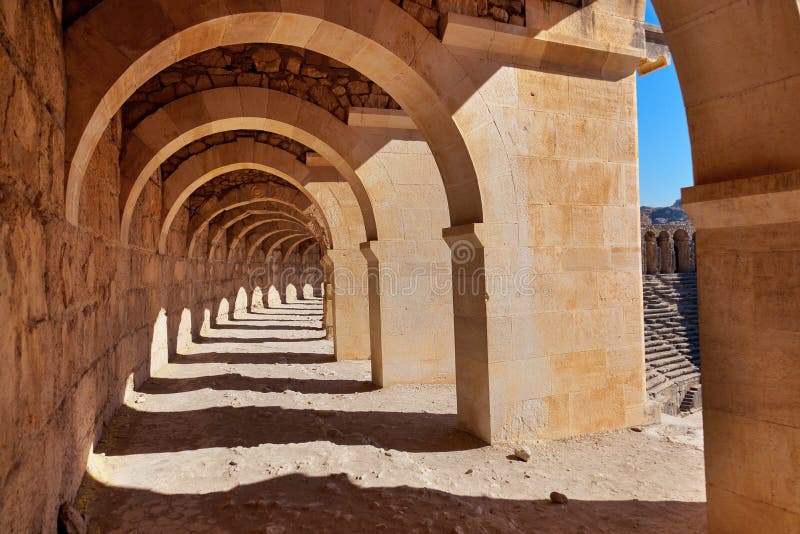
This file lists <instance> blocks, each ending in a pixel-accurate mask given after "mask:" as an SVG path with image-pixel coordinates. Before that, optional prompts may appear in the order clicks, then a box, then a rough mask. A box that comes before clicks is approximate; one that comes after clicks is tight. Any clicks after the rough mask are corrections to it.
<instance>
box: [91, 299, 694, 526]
mask: <svg viewBox="0 0 800 534" xmlns="http://www.w3.org/2000/svg"><path fill="white" fill-rule="evenodd" d="M298 332H299V334H298ZM207 335H208V337H206V338H204V339H201V340H199V342H198V343H197V344H196V345H194V346H193V347H192V348H191V349H190V350H189V351H188V353H187V354H186V355H181V356H178V357H176V358H175V359H174V360H173V361H172V362H171V363H170V364H169V365H167V366H166V367H165V368H164V369H163V370H162V371H161V372H160V373H159V374H158V376H156V377H154V378H153V379H151V381H150V382H148V383H147V384H145V385H143V386H142V387H141V388H139V391H138V392H136V393H135V394H134V395H133V396H132V397H131V398H130V400H129V402H128V403H127V404H126V405H125V406H124V407H123V408H122V409H120V411H119V413H118V414H117V415H116V418H115V421H114V423H113V424H112V425H110V427H109V430H108V432H107V433H106V435H105V436H104V437H103V439H102V440H101V442H100V443H99V444H98V446H97V447H96V448H95V451H94V453H93V454H92V456H91V458H90V464H89V468H88V471H87V475H86V478H85V480H84V483H83V486H82V488H81V495H82V496H81V498H79V500H78V502H80V503H81V505H82V506H84V507H85V510H86V512H87V514H88V515H89V517H90V528H91V530H93V531H96V532H226V531H227V532H298V531H313V532H375V531H386V532H465V533H466V532H626V531H641V532H665V531H681V532H702V531H704V530H705V504H704V500H705V493H704V479H703V453H702V450H701V448H700V447H699V446H698V445H699V444H701V443H702V428H700V427H699V425H698V424H697V421H696V420H689V421H688V422H686V421H681V420H675V421H672V420H670V421H668V422H667V423H668V424H666V425H661V426H655V427H650V428H646V429H644V432H634V431H631V430H622V431H617V432H607V433H602V434H597V435H592V436H586V437H581V438H574V439H568V440H561V441H552V442H541V443H536V444H533V445H531V446H530V450H531V453H532V457H531V459H530V461H529V462H520V461H518V460H515V459H512V458H511V457H510V453H511V452H512V450H511V448H509V447H502V446H496V447H488V446H484V445H483V444H482V443H480V442H479V441H477V440H475V439H474V438H472V437H471V436H469V435H467V434H464V433H462V432H460V431H458V430H457V429H456V416H455V412H456V408H455V388H454V387H453V386H449V385H431V386H395V387H391V388H386V389H380V390H379V389H374V388H373V387H372V385H371V383H370V369H369V362H364V361H357V362H335V361H333V358H332V351H333V349H332V344H331V342H330V341H329V340H325V339H324V335H323V330H322V324H321V305H320V303H319V301H312V302H306V303H300V304H296V305H292V306H291V307H288V306H287V307H286V309H276V310H263V311H260V312H259V313H258V314H249V315H248V316H247V317H243V318H242V319H240V320H239V321H233V322H231V324H227V325H223V326H221V327H220V328H217V329H215V330H212V331H210V332H209V333H207ZM698 435H699V436H700V438H699V439H698ZM551 491H559V492H562V493H565V494H566V495H567V496H568V497H569V499H570V501H569V503H568V504H566V505H555V504H551V503H550V502H549V500H548V495H549V494H550V492H551Z"/></svg>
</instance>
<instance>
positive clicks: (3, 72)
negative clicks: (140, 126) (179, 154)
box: [0, 0, 247, 532]
mask: <svg viewBox="0 0 800 534" xmlns="http://www.w3.org/2000/svg"><path fill="white" fill-rule="evenodd" d="M56 4H58V3H56ZM59 10H60V6H59V7H58V8H57V9H56V10H54V9H53V7H52V5H51V3H50V2H47V1H44V0H33V1H29V2H12V3H4V4H3V6H2V8H1V9H0V79H1V80H3V82H2V84H0V102H2V103H3V105H2V106H0V109H2V112H1V113H0V131H3V132H4V135H3V136H0V212H2V217H0V246H2V250H3V254H2V256H0V316H1V317H2V318H3V320H2V321H0V355H1V357H0V362H2V372H0V443H2V444H3V447H2V449H0V531H2V532H22V526H23V525H24V526H25V531H39V530H41V531H54V530H55V524H56V516H57V512H58V507H59V505H60V504H61V503H62V502H63V501H66V500H69V499H71V498H72V496H73V495H74V492H75V491H76V489H77V487H78V485H79V483H80V479H81V477H82V475H83V472H84V469H85V465H86V458H87V454H88V452H89V450H90V448H91V446H92V443H93V441H94V440H95V439H96V437H98V436H99V434H100V432H101V429H102V427H103V425H104V424H105V423H106V422H107V421H108V419H109V417H110V416H111V414H112V413H113V412H114V410H115V409H116V408H117V407H118V406H119V405H120V403H121V402H122V401H123V399H124V396H125V391H126V384H128V385H129V386H130V383H129V377H131V376H132V375H133V377H134V380H135V382H136V383H139V382H141V381H142V380H144V379H145V378H146V377H147V376H148V374H149V372H150V368H151V353H150V350H149V349H150V347H151V346H153V347H154V349H155V350H154V354H153V356H152V357H153V358H154V362H155V363H156V368H157V366H158V365H160V364H163V363H164V362H165V361H166V356H167V354H166V353H167V352H168V351H169V352H171V351H174V350H175V345H176V342H177V332H178V326H179V323H180V319H181V316H182V315H185V312H184V307H185V308H186V309H188V310H189V311H190V312H191V314H192V322H193V323H194V325H195V331H196V330H197V328H199V325H200V322H201V321H202V318H203V315H204V312H205V310H209V312H210V313H209V314H210V315H213V314H216V312H217V310H218V308H219V305H220V301H221V299H223V298H225V299H227V300H228V302H229V303H230V306H231V307H232V306H233V305H234V302H235V295H236V293H237V291H238V289H239V287H247V286H246V282H247V279H246V272H247V268H246V267H245V266H243V265H236V264H230V263H226V262H214V263H207V262H203V261H198V260H187V259H177V258H175V257H173V256H157V255H156V254H155V239H156V235H157V229H158V227H159V225H160V202H161V201H160V191H159V188H158V185H157V184H156V183H155V182H151V184H149V185H148V188H147V191H146V192H145V195H144V199H143V200H142V203H141V206H140V208H139V210H138V212H139V213H138V214H137V221H138V224H135V225H134V227H135V228H136V229H135V243H136V244H135V245H134V246H133V247H131V248H129V249H123V248H121V247H120V246H119V245H118V235H119V198H118V187H119V168H118V158H119V147H120V137H121V127H120V121H119V119H116V120H115V121H113V122H112V125H111V126H110V127H109V129H108V130H107V131H106V132H105V134H104V136H103V139H102V141H101V143H100V145H99V146H98V149H97V151H96V153H95V155H94V158H93V160H92V163H91V166H90V169H89V171H88V172H87V178H86V182H85V186H84V190H83V191H84V192H83V198H82V202H81V206H83V208H82V213H81V222H80V225H79V226H78V227H74V226H72V225H70V224H67V223H66V222H65V221H64V219H63V213H64V204H63V198H64V148H63V147H64V113H65V79H64V76H65V75H64V67H63V55H62V48H61V24H60V21H59V13H58V11H59ZM181 238H182V239H183V240H184V242H185V235H183V236H179V237H178V239H181ZM164 333H167V336H164ZM154 339H155V343H153V341H154Z"/></svg>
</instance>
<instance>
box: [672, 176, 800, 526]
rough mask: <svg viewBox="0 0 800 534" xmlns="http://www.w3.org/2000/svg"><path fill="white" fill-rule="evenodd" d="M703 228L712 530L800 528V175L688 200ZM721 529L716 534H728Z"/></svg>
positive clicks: (701, 191)
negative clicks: (739, 522) (736, 520)
mask: <svg viewBox="0 0 800 534" xmlns="http://www.w3.org/2000/svg"><path fill="white" fill-rule="evenodd" d="M683 205H684V207H685V208H686V211H687V212H688V213H689V215H690V216H691V218H692V221H693V223H694V225H695V227H696V228H697V287H698V299H699V302H700V317H699V318H700V349H701V353H702V357H703V424H704V429H705V457H706V486H707V492H706V493H707V497H708V510H709V524H714V525H717V526H718V527H719V528H721V529H722V530H725V529H726V528H728V529H729V528H731V527H732V526H733V523H731V519H730V516H731V514H734V515H736V516H738V517H741V518H745V517H747V518H753V519H755V520H757V524H758V525H761V526H763V527H764V528H765V529H766V530H760V529H759V528H757V527H744V531H748V530H752V531H754V532H755V531H759V532H761V531H763V532H767V531H774V532H778V531H781V530H782V531H785V532H794V531H796V529H797V528H800V484H798V480H800V307H798V302H800V242H799V241H798V240H797V235H798V232H800V209H798V207H799V206H800V171H793V172H788V173H784V174H778V175H770V176H761V177H757V178H747V179H739V180H731V181H727V182H720V183H713V184H705V185H698V186H695V187H691V188H686V189H684V190H683ZM722 530H720V531H722Z"/></svg>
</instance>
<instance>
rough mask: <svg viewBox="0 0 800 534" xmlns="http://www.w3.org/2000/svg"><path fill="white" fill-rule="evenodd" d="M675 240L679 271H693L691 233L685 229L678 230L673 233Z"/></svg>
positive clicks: (676, 261) (676, 260)
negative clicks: (690, 245)
mask: <svg viewBox="0 0 800 534" xmlns="http://www.w3.org/2000/svg"><path fill="white" fill-rule="evenodd" d="M673 240H674V241H675V263H676V266H675V267H676V270H677V272H679V273H690V272H692V260H691V251H690V250H689V234H687V233H686V231H684V230H676V231H675V234H674V235H673Z"/></svg>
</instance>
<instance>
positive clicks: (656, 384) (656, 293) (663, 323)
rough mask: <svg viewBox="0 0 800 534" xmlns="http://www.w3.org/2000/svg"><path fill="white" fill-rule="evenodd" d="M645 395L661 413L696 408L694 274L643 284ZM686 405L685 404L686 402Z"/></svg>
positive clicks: (651, 278)
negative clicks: (659, 407)
mask: <svg viewBox="0 0 800 534" xmlns="http://www.w3.org/2000/svg"><path fill="white" fill-rule="evenodd" d="M643 298H644V337H645V363H646V373H647V393H648V394H649V396H650V398H652V399H654V400H656V401H658V402H660V403H661V404H662V412H664V413H668V414H671V415H678V414H679V413H681V412H682V411H684V410H683V407H684V406H687V407H688V408H687V410H685V411H690V410H691V409H692V408H695V407H698V406H699V404H697V403H699V399H700V395H699V391H698V392H697V394H694V393H692V396H691V397H689V398H688V399H687V396H688V395H689V392H690V391H691V390H692V388H695V389H698V388H699V384H700V343H699V332H698V324H697V276H696V274H695V273H680V274H660V275H646V276H644V282H643ZM684 401H686V402H684Z"/></svg>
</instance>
